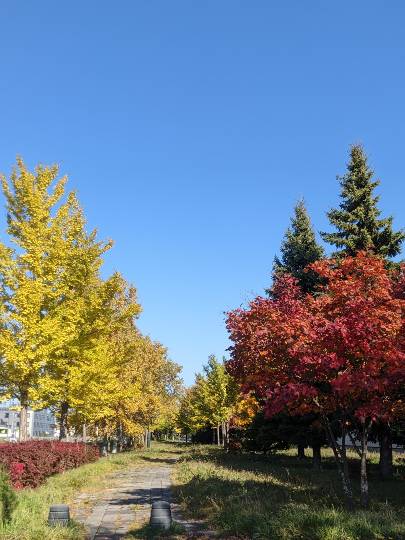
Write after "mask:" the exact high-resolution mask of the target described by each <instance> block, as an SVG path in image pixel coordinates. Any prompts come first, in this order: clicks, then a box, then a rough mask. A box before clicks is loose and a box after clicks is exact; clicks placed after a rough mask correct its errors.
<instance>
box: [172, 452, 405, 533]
mask: <svg viewBox="0 0 405 540" xmlns="http://www.w3.org/2000/svg"><path fill="white" fill-rule="evenodd" d="M295 453H296V452H292V451H291V452H289V451H287V452H280V453H278V454H276V455H272V456H268V457H263V456H259V455H255V454H247V455H241V456H233V455H227V454H225V453H224V452H223V451H221V450H220V449H219V450H218V449H214V448H209V447H197V448H195V449H194V450H191V452H190V454H189V455H184V457H183V460H182V461H181V462H180V463H179V464H178V465H177V468H176V487H175V492H176V495H177V497H178V499H179V500H180V501H181V504H182V507H183V508H184V512H185V514H186V516H187V515H189V516H190V517H194V518H200V519H204V520H206V522H207V524H208V525H210V526H212V527H213V528H214V529H216V530H218V531H219V534H220V537H221V538H226V537H227V536H233V537H237V538H248V539H274V540H279V539H280V540H281V539H282V540H294V539H306V540H318V539H319V540H360V539H361V540H373V539H387V540H388V539H395V540H399V539H405V461H404V455H403V456H402V457H401V456H399V455H398V456H396V459H395V465H396V466H395V475H396V477H395V480H392V481H386V482H382V481H380V480H379V478H378V469H377V458H378V456H377V455H375V454H372V455H371V458H370V461H371V463H370V466H369V476H370V495H371V499H372V502H371V506H370V510H368V511H363V510H360V509H358V510H355V511H354V512H353V513H350V512H348V511H346V510H345V507H344V504H343V503H342V495H341V493H342V492H341V486H340V483H339V480H338V477H337V472H336V467H335V464H334V462H333V459H332V456H331V452H329V451H328V450H323V457H324V462H323V470H322V471H321V472H315V471H313V470H312V469H311V460H310V459H306V460H303V461H299V460H298V459H297V458H296V457H295V455H294V454H295ZM350 467H351V474H352V477H353V483H354V484H355V486H354V487H355V489H357V483H358V482H357V478H358V468H359V462H358V459H357V458H356V456H355V455H351V460H350ZM356 495H358V493H356Z"/></svg>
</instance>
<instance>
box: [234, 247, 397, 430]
mask: <svg viewBox="0 0 405 540" xmlns="http://www.w3.org/2000/svg"><path fill="white" fill-rule="evenodd" d="M311 268H312V269H313V270H315V271H316V272H317V273H318V274H319V275H320V276H322V277H323V278H324V280H325V284H324V285H323V286H322V287H321V289H320V291H319V294H318V295H317V296H311V295H304V294H302V293H301V292H300V289H299V287H298V286H297V283H296V281H295V280H294V278H292V277H290V276H284V277H281V278H280V279H279V280H278V282H277V284H276V287H277V291H276V293H277V294H275V295H274V299H268V298H256V299H255V300H253V302H251V304H250V306H249V308H248V309H246V310H242V309H238V310H236V311H233V312H231V313H229V314H228V320H227V327H228V330H229V332H230V338H231V340H232V341H233V343H234V344H233V346H232V347H231V360H230V361H229V363H228V370H229V371H230V372H231V373H232V375H234V376H235V377H236V379H237V380H238V381H239V382H241V383H242V384H243V385H244V387H245V389H246V390H253V391H254V392H255V393H256V394H258V395H259V396H261V397H265V398H267V412H268V414H269V415H272V414H275V413H277V412H280V411H282V410H284V409H288V411H289V412H290V413H293V414H304V413H307V412H310V411H312V412H321V413H328V412H333V411H336V410H338V409H340V410H342V409H344V410H345V411H347V412H348V413H350V414H354V415H355V416H357V417H358V418H360V419H363V418H365V417H368V418H370V419H375V418H381V419H388V418H390V417H392V416H393V415H394V414H395V410H396V407H397V403H396V399H397V397H396V396H398V395H399V394H400V392H399V393H396V390H397V389H398V390H399V389H400V388H401V387H402V388H403V386H404V384H405V351H404V342H405V340H404V313H405V299H404V298H405V295H404V283H405V279H404V269H402V272H401V273H400V275H399V277H398V276H396V278H395V279H394V278H393V277H392V275H391V274H390V273H389V272H388V271H387V270H386V268H385V265H384V261H382V260H381V259H379V258H376V257H372V256H368V255H366V254H365V253H360V254H358V255H357V256H356V257H347V258H346V259H344V260H342V261H340V262H339V263H337V262H336V261H333V260H324V261H319V262H317V263H315V264H313V265H312V266H311Z"/></svg>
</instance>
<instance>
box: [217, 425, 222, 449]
mask: <svg viewBox="0 0 405 540" xmlns="http://www.w3.org/2000/svg"><path fill="white" fill-rule="evenodd" d="M217 446H221V440H220V434H219V424H218V425H217Z"/></svg>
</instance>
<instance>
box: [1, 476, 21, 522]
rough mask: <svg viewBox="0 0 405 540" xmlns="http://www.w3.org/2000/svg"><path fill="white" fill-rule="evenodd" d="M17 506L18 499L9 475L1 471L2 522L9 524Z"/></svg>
mask: <svg viewBox="0 0 405 540" xmlns="http://www.w3.org/2000/svg"><path fill="white" fill-rule="evenodd" d="M16 504H17V497H16V495H15V493H14V490H13V488H12V487H11V484H10V479H9V477H8V474H7V473H6V472H4V471H3V470H2V469H0V520H1V521H2V522H3V523H8V522H9V521H10V520H11V515H12V513H13V510H14V508H15V507H16Z"/></svg>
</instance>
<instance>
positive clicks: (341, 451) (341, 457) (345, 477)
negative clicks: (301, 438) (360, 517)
mask: <svg viewBox="0 0 405 540" xmlns="http://www.w3.org/2000/svg"><path fill="white" fill-rule="evenodd" d="M322 420H323V423H324V428H325V431H326V434H327V437H328V439H329V444H330V447H331V448H332V451H333V455H334V457H335V462H336V465H337V468H338V472H339V476H340V478H341V480H342V487H343V493H344V495H345V498H346V502H347V508H348V510H349V511H352V510H353V508H354V501H353V491H352V484H351V481H350V476H349V467H348V463H347V456H346V432H345V430H343V437H342V447H341V448H339V445H338V443H337V441H336V438H335V435H334V434H333V431H332V428H331V426H330V423H329V420H328V418H327V416H326V415H324V416H323V418H322Z"/></svg>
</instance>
